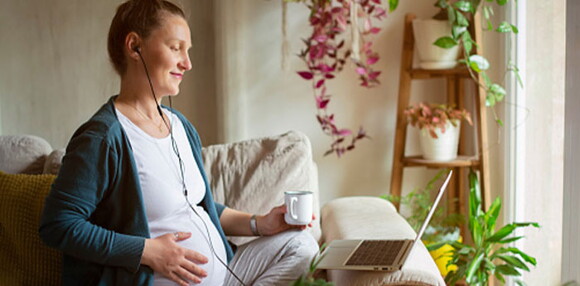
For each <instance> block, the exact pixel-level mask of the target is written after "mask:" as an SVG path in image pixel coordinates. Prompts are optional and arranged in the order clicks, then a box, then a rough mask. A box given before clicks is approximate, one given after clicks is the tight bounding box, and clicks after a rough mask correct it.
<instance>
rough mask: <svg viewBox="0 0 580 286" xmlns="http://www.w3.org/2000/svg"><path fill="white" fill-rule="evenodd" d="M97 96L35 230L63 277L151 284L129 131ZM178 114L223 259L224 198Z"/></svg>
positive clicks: (230, 254)
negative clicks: (58, 255)
mask: <svg viewBox="0 0 580 286" xmlns="http://www.w3.org/2000/svg"><path fill="white" fill-rule="evenodd" d="M114 99H115V96H113V97H111V98H110V99H109V101H108V102H107V103H106V104H104V105H103V106H102V107H101V108H100V109H99V110H98V111H97V113H96V114H95V115H94V116H93V117H92V118H91V119H89V121H87V122H86V123H85V124H83V125H82V126H81V127H80V128H79V129H78V130H77V131H76V132H75V134H74V135H73V137H72V138H71V140H70V142H69V144H68V146H67V149H66V155H65V156H64V158H63V161H62V166H61V169H60V171H59V173H58V176H57V178H56V179H55V181H54V183H53V185H52V188H51V191H50V194H49V195H48V196H47V198H46V201H45V206H44V211H43V214H42V218H41V223H40V229H39V231H40V237H41V238H42V240H43V241H44V242H45V243H46V244H47V245H49V246H52V247H55V248H57V249H59V250H61V251H63V253H64V259H63V271H62V281H63V285H152V284H153V270H152V269H151V268H149V267H147V266H145V265H141V255H142V253H143V248H144V246H145V238H150V234H149V226H148V224H147V217H146V215H145V206H144V205H143V198H142V193H141V185H140V183H139V178H138V175H137V168H136V165H135V160H134V157H133V152H132V149H131V144H130V142H129V138H128V137H127V135H126V134H125V132H124V131H123V128H122V126H121V123H120V122H119V120H118V118H117V114H116V112H115V107H114V105H113V100H114ZM171 111H172V112H174V113H175V114H176V115H177V117H178V118H179V119H180V120H181V121H182V123H183V126H184V128H185V132H186V134H187V137H188V139H189V144H190V146H191V148H192V150H193V156H194V157H195V161H196V162H197V166H198V168H199V170H200V172H201V175H202V177H203V180H204V182H205V185H206V190H205V197H204V199H203V201H202V202H201V203H200V205H201V206H202V207H203V208H204V209H205V210H206V211H207V213H208V214H209V217H210V219H211V221H212V222H213V224H214V225H215V227H216V228H217V230H218V232H219V233H220V235H221V238H222V242H223V244H224V246H225V248H226V253H227V257H228V261H230V260H231V259H232V257H233V251H232V249H231V247H230V245H229V244H228V242H227V240H226V236H225V234H224V232H223V230H222V228H221V225H220V223H219V217H220V215H221V213H222V212H223V210H224V209H225V206H223V205H221V204H218V203H216V202H214V200H213V197H212V194H211V191H210V188H209V183H208V181H207V177H206V174H205V171H204V168H203V162H202V157H201V142H200V139H199V135H198V134H197V132H196V130H195V128H194V127H193V126H192V125H191V123H189V121H187V119H185V117H184V116H183V115H182V114H181V113H179V112H177V111H175V110H171Z"/></svg>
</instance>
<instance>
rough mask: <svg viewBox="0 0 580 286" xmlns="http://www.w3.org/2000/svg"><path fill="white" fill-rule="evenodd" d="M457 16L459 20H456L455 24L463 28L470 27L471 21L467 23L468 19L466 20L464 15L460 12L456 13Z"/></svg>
mask: <svg viewBox="0 0 580 286" xmlns="http://www.w3.org/2000/svg"><path fill="white" fill-rule="evenodd" d="M455 12H456V13H455V16H456V17H457V19H455V23H457V25H459V26H462V27H468V26H469V21H467V18H465V16H463V14H461V12H459V11H455Z"/></svg>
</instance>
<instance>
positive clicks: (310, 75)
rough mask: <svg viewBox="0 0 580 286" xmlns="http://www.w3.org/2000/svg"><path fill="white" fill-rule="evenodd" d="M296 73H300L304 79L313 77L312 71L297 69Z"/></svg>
mask: <svg viewBox="0 0 580 286" xmlns="http://www.w3.org/2000/svg"><path fill="white" fill-rule="evenodd" d="M298 75H300V76H301V77H302V78H303V79H306V80H310V79H312V77H313V75H312V73H311V72H308V71H299V72H298Z"/></svg>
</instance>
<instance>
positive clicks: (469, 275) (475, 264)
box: [465, 252, 483, 284]
mask: <svg viewBox="0 0 580 286" xmlns="http://www.w3.org/2000/svg"><path fill="white" fill-rule="evenodd" d="M482 259H483V252H482V253H480V254H479V255H477V256H476V257H475V258H474V259H473V260H472V261H471V263H470V264H469V267H467V271H466V275H465V281H466V282H467V283H469V284H471V283H472V281H473V275H474V274H475V273H476V270H477V269H478V268H479V266H480V264H481V260H482Z"/></svg>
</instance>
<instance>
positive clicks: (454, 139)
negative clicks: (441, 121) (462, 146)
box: [419, 120, 461, 161]
mask: <svg viewBox="0 0 580 286" xmlns="http://www.w3.org/2000/svg"><path fill="white" fill-rule="evenodd" d="M456 122H457V124H456V125H457V126H453V124H451V122H447V126H446V127H445V133H442V132H441V128H437V129H435V134H437V137H438V138H437V139H435V138H433V137H431V135H429V131H427V129H421V130H419V131H420V138H419V142H420V144H421V150H422V151H423V158H425V159H427V160H433V161H451V160H454V159H455V158H457V147H458V146H459V131H460V130H461V121H459V120H457V121H456Z"/></svg>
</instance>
